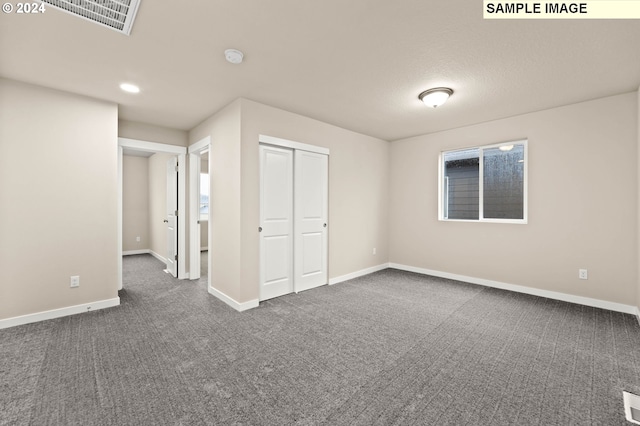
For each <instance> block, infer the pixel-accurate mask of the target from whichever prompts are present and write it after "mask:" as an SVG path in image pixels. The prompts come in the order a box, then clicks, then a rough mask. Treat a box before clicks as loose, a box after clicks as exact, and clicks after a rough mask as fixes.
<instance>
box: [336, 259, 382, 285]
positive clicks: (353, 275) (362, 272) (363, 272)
mask: <svg viewBox="0 0 640 426" xmlns="http://www.w3.org/2000/svg"><path fill="white" fill-rule="evenodd" d="M388 267H389V264H388V263H382V264H380V265H377V266H372V267H370V268H366V269H361V270H359V271H356V272H351V273H350V274H346V275H341V276H339V277H335V278H330V279H329V285H333V284H338V283H341V282H343V281H348V280H352V279H354V278H358V277H362V276H364V275H368V274H373V273H374V272H378V271H382V270H383V269H387V268H388Z"/></svg>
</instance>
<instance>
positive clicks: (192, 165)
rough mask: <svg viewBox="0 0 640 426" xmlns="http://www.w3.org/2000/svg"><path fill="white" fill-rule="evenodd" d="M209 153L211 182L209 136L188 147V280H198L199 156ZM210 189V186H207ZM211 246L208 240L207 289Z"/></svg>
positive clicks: (209, 222)
mask: <svg viewBox="0 0 640 426" xmlns="http://www.w3.org/2000/svg"><path fill="white" fill-rule="evenodd" d="M205 151H209V161H208V164H209V170H207V173H209V180H211V136H207V137H206V138H204V139H200V140H199V141H198V142H196V143H194V144H192V145H189V148H187V152H188V153H189V249H190V251H189V279H192V280H195V279H198V278H200V247H201V245H200V224H199V221H200V190H199V188H200V172H201V161H200V160H201V159H200V155H201V154H202V153H203V152H205ZM209 188H211V185H209ZM207 220H208V229H209V234H210V233H211V232H210V230H211V192H209V216H208V217H207ZM211 244H212V241H211V239H209V250H208V251H207V288H209V287H211Z"/></svg>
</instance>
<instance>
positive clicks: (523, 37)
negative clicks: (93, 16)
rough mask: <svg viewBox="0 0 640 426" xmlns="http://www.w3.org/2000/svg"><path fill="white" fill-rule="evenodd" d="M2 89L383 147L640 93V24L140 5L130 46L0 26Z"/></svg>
mask: <svg viewBox="0 0 640 426" xmlns="http://www.w3.org/2000/svg"><path fill="white" fill-rule="evenodd" d="M227 48H236V49H239V50H241V51H243V52H244V54H245V61H244V62H243V63H242V64H240V65H232V64H229V63H227V62H226V61H225V59H224V50H225V49H227ZM0 75H1V76H3V77H7V78H12V79H16V80H20V81H25V82H29V83H34V84H39V85H43V86H47V87H52V88H56V89H61V90H65V91H69V92H73V93H78V94H83V95H87V96H91V97H95V98H99V99H105V100H109V101H113V102H117V103H118V104H119V105H120V118H122V119H125V120H132V121H139V122H143V123H149V124H157V125H162V126H165V127H173V128H177V129H183V130H188V129H191V128H193V127H194V126H196V125H197V124H199V123H200V122H202V121H203V120H205V119H206V118H208V117H209V116H211V115H212V114H213V113H215V112H216V111H218V110H219V109H220V108H222V107H224V106H225V105H227V104H228V103H230V102H231V101H233V100H235V99H236V98H238V97H244V98H247V99H251V100H255V101H258V102H262V103H265V104H267V105H271V106H275V107H278V108H282V109H285V110H288V111H292V112H296V113H300V114H302V115H306V116H308V117H312V118H315V119H318V120H321V121H324V122H327V123H331V124H335V125H338V126H341V127H344V128H347V129H351V130H354V131H357V132H361V133H364V134H368V135H372V136H376V137H379V138H383V139H386V140H395V139H399V138H404V137H407V136H413V135H418V134H424V133H431V132H435V131H438V130H444V129H449V128H455V127H459V126H463V125H467V124H473V123H478V122H483V121H488V120H493V119H498V118H503V117H507V116H512V115H516V114H521V113H525V112H531V111H537V110H541V109H546V108H549V107H554V106H559V105H565V104H569V103H574V102H580V101H584V100H589V99H594V98H598V97H603V96H608V95H614V94H619V93H625V92H631V91H634V90H637V89H638V87H639V86H640V21H638V20H611V21H603V20H580V21H578V20H545V21H543V20H531V21H525V20H508V21H505V20H483V19H482V2H480V1H474V2H470V1H466V0H429V1H425V0H402V1H397V2H392V1H388V0H348V1H345V0H323V1H311V0H296V1H294V0H268V1H265V0H242V1H237V0H216V1H213V0H190V1H181V2H179V1H160V0H142V1H141V4H140V8H139V10H138V15H137V17H136V21H135V23H134V25H133V30H132V32H131V35H130V36H128V37H127V36H125V35H122V34H119V33H117V32H115V31H112V30H109V29H106V28H103V27H100V26H98V25H96V24H92V23H90V22H87V21H84V20H82V19H79V18H76V17H74V16H71V15H68V14H66V13H63V12H60V11H58V10H55V9H53V8H51V7H49V8H48V9H47V10H46V12H45V13H44V14H40V15H17V14H15V13H13V14H2V16H0ZM123 81H127V82H133V83H136V84H138V85H139V86H140V88H141V89H142V92H141V93H140V94H138V95H130V94H126V93H123V92H121V91H120V90H119V88H118V85H119V84H120V83H121V82H123ZM434 86H448V87H451V88H453V89H454V91H455V93H454V95H453V96H452V97H451V99H450V100H449V102H448V103H447V104H445V105H444V106H442V107H440V108H438V109H435V110H434V109H431V108H427V107H425V106H424V105H422V104H421V103H420V101H419V100H418V94H419V93H420V92H421V91H423V90H425V89H428V88H430V87H434Z"/></svg>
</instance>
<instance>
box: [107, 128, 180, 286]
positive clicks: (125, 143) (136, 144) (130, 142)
mask: <svg viewBox="0 0 640 426" xmlns="http://www.w3.org/2000/svg"><path fill="white" fill-rule="evenodd" d="M124 148H129V149H133V150H136V151H143V152H153V153H156V152H162V153H166V154H174V155H177V156H178V212H186V201H185V200H186V197H185V194H186V188H187V185H186V176H185V170H186V166H185V156H186V154H187V148H185V147H183V146H178V145H168V144H164V143H157V142H150V141H143V140H138V139H128V138H118V219H117V220H118V225H117V234H118V235H117V239H118V290H122V185H123V181H122V156H123V155H124ZM186 223H187V221H186V214H182V213H181V214H178V279H187V278H189V274H188V273H187V270H186V265H185V261H186V255H185V252H186V247H187V246H186V236H185V232H184V230H186ZM180 230H182V231H180Z"/></svg>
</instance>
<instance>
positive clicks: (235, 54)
mask: <svg viewBox="0 0 640 426" xmlns="http://www.w3.org/2000/svg"><path fill="white" fill-rule="evenodd" d="M224 57H225V58H227V61H228V62H231V63H232V64H239V63H241V62H242V58H244V55H243V54H242V52H241V51H239V50H236V49H227V50H225V51H224Z"/></svg>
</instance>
